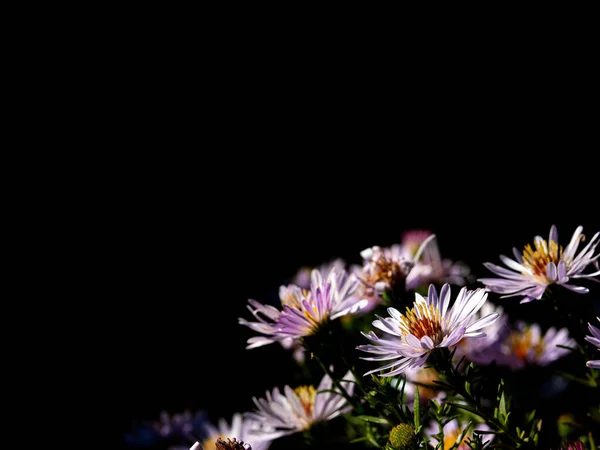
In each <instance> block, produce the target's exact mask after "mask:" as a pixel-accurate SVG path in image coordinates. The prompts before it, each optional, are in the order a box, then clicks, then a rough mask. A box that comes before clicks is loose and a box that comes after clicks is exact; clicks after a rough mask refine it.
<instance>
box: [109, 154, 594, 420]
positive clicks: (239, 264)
mask: <svg viewBox="0 0 600 450" xmlns="http://www.w3.org/2000/svg"><path fill="white" fill-rule="evenodd" d="M408 154H409V150H408V149H407V150H403V151H401V152H398V153H396V154H395V156H396V157H399V158H397V160H391V159H387V158H380V157H379V156H380V155H379V156H378V155H368V154H363V155H360V154H358V156H359V158H363V159H365V161H364V164H361V161H359V160H357V158H356V154H354V155H352V156H351V155H350V154H348V155H345V156H344V154H340V155H339V156H337V157H336V158H334V159H333V161H330V162H328V163H325V160H324V159H323V156H322V154H319V153H314V152H310V151H308V150H304V152H303V153H302V152H301V153H295V154H294V155H293V158H291V159H290V161H289V162H283V161H273V160H271V164H272V165H271V166H267V165H266V164H265V165H262V164H257V160H256V158H253V157H248V156H246V157H243V156H242V157H236V158H233V156H232V159H231V160H229V158H228V157H225V158H219V159H217V160H216V161H215V160H212V161H209V160H206V161H204V164H197V165H195V167H197V168H198V172H197V173H195V174H193V173H192V174H190V173H189V171H187V170H184V171H183V172H182V174H181V176H178V173H177V171H176V170H175V171H173V172H169V174H168V175H167V176H164V177H162V178H161V177H157V176H156V174H154V175H153V177H152V183H148V184H145V183H142V184H141V188H140V195H139V196H137V197H134V198H132V202H131V203H130V204H129V207H128V210H127V211H126V214H125V216H126V217H127V218H128V220H127V221H126V223H125V226H124V227H123V230H124V231H123V235H122V238H123V240H124V242H125V244H124V252H123V260H122V261H121V264H123V265H124V266H126V267H127V269H126V272H125V273H121V274H120V275H119V276H121V277H122V278H123V280H124V281H126V284H125V285H126V286H127V288H126V290H125V291H124V292H122V293H123V294H124V296H125V298H124V308H125V310H126V317H127V319H126V320H127V333H126V336H125V342H124V344H123V349H124V355H123V360H122V362H123V364H122V366H121V367H120V370H121V373H122V374H123V378H122V387H123V391H122V392H123V402H122V407H121V408H120V409H121V411H122V413H123V415H122V418H123V420H122V424H123V428H124V430H125V431H127V430H128V429H129V428H130V426H131V422H132V420H156V419H157V418H158V415H159V413H160V411H163V410H166V411H169V412H172V413H176V412H181V411H183V410H184V409H190V410H192V411H194V410H199V409H202V410H205V411H207V412H208V413H209V415H210V418H211V419H212V420H213V422H216V420H217V419H218V418H219V417H224V418H226V419H227V420H230V418H231V415H232V414H233V413H234V412H243V411H247V410H249V409H252V407H253V405H252V401H251V397H252V396H263V395H264V392H265V390H266V389H271V388H272V387H274V386H283V385H284V384H285V383H286V382H287V380H286V376H287V375H289V370H290V366H289V365H288V364H286V363H284V362H282V358H286V357H287V354H286V353H285V352H284V351H283V350H282V349H281V347H279V346H278V345H271V346H267V347H262V348H258V349H253V350H245V348H244V347H245V341H246V339H247V338H248V337H250V336H252V335H253V333H252V332H251V331H250V330H249V329H247V328H246V327H243V326H241V325H238V323H237V319H238V317H240V316H244V317H245V318H250V313H249V312H248V311H247V310H246V301H247V299H248V298H254V299H256V300H258V301H261V302H266V301H267V299H272V298H273V297H274V296H276V295H277V289H278V287H279V285H280V284H283V283H285V282H286V281H288V280H289V278H290V277H292V276H293V275H294V273H295V272H296V270H297V269H298V268H300V267H301V266H303V265H319V264H320V263H322V262H325V261H328V260H330V259H333V258H336V257H342V258H344V259H345V260H346V261H347V262H349V263H359V262H360V257H359V252H360V251H361V250H362V249H364V248H366V247H369V246H372V245H381V246H389V245H391V244H393V243H397V242H399V241H400V237H401V233H402V232H403V231H405V230H409V229H414V228H425V229H429V230H431V231H433V232H434V233H436V234H437V236H438V243H439V246H440V249H441V253H442V256H443V257H447V258H451V259H453V260H462V261H464V262H466V263H467V264H468V265H469V266H470V267H471V269H472V271H473V272H474V273H475V275H477V276H484V275H486V276H487V275H489V273H488V272H487V271H486V270H485V268H484V267H483V266H482V262H485V261H490V262H494V263H499V258H498V256H499V254H501V253H502V254H507V255H508V254H510V253H511V248H512V246H516V247H517V248H522V247H523V245H525V244H526V243H531V242H532V240H533V237H534V236H535V235H536V234H540V235H542V236H543V237H544V238H546V237H547V235H548V232H549V229H550V226H551V224H553V223H554V224H556V225H557V226H558V231H559V240H560V242H561V244H563V245H566V243H568V240H569V239H570V237H571V235H572V233H573V231H574V230H575V228H576V226H577V225H583V226H584V232H585V233H586V234H588V236H590V237H591V235H592V234H593V233H594V232H595V231H598V230H600V226H598V224H599V221H598V219H597V217H596V215H597V205H596V204H594V201H593V200H592V199H593V197H594V195H595V192H596V191H595V189H596V188H595V187H594V179H595V177H596V174H595V169H594V168H593V167H590V166H589V165H586V164H585V163H583V162H582V161H580V160H573V159H564V160H562V161H561V163H560V164H558V163H557V164H546V165H541V164H539V163H540V162H548V160H549V159H552V157H551V156H550V155H547V154H544V153H541V154H540V156H539V157H537V155H531V156H532V158H531V161H524V160H522V159H521V160H519V159H517V158H516V157H509V156H508V155H506V154H505V155H504V157H503V158H499V157H498V154H493V153H488V154H487V156H486V157H485V158H486V160H485V161H484V160H483V159H482V160H481V161H479V159H478V157H476V155H478V153H473V154H471V155H459V154H453V153H450V152H446V153H443V152H442V153H440V152H433V151H429V150H419V151H414V154H413V156H412V159H410V160H409V159H408ZM415 155H418V156H416V157H415ZM481 155H482V154H481ZM288 156H289V155H288ZM474 157H475V159H477V162H475V161H474V159H473V158H474ZM481 157H482V158H483V155H482V156H481ZM344 158H346V160H351V161H352V163H351V164H350V165H349V166H345V165H344V164H341V161H344ZM367 158H370V159H368V160H367ZM440 158H441V159H440ZM536 158H537V159H536ZM265 161H268V160H265ZM215 162H218V163H217V164H215ZM227 163H231V164H232V165H228V164H227ZM246 164H248V165H247V166H246ZM184 165H185V161H184V162H183V164H182V167H183V166H184ZM233 165H235V167H233ZM510 300H511V299H509V300H507V301H510ZM512 301H514V302H516V301H517V300H514V299H512Z"/></svg>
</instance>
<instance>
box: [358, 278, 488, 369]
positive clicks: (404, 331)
mask: <svg viewBox="0 0 600 450" xmlns="http://www.w3.org/2000/svg"><path fill="white" fill-rule="evenodd" d="M415 298H416V300H415V302H414V305H413V307H412V308H409V309H407V311H406V314H401V313H400V312H399V311H398V310H397V309H395V308H388V310H387V311H388V313H389V314H390V317H387V318H381V317H379V316H377V319H378V320H375V321H373V326H374V327H375V328H378V329H379V330H381V331H383V332H384V333H385V334H387V335H389V337H388V336H386V338H385V339H383V338H380V337H378V336H377V335H376V334H375V333H374V332H373V331H371V332H369V334H365V333H362V334H363V336H365V337H366V338H367V339H369V340H370V341H371V342H373V344H372V345H359V346H358V347H357V348H358V349H359V350H362V351H364V352H367V353H372V354H375V355H377V356H375V357H369V358H362V359H366V360H369V361H389V360H392V362H391V363H389V364H386V365H384V366H382V367H379V368H377V369H374V370H371V371H369V372H367V373H365V375H368V374H370V373H374V372H380V376H394V375H398V374H400V373H402V372H404V371H405V370H406V369H408V368H411V367H419V366H422V365H423V364H425V361H426V360H427V358H428V357H429V354H430V353H431V352H432V351H433V350H435V349H436V348H443V347H453V346H454V345H456V344H458V343H459V342H460V341H461V340H462V339H464V338H481V337H485V333H484V332H483V331H481V330H482V328H485V327H487V326H489V325H491V324H492V323H494V322H495V321H496V319H498V313H492V314H490V315H487V316H485V317H482V318H481V319H479V320H476V321H473V320H472V317H473V315H474V314H476V313H477V311H479V310H480V309H481V307H482V306H483V305H484V304H485V302H486V300H487V293H485V291H484V290H483V289H476V290H474V291H470V290H467V288H464V287H463V288H462V289H461V290H460V293H459V294H458V297H457V298H456V301H455V302H454V304H453V305H452V307H451V308H449V306H450V285H449V284H444V286H442V289H441V291H440V296H439V298H438V294H437V291H436V289H435V286H434V285H433V284H432V285H430V286H429V292H428V296H427V298H423V297H422V296H421V295H420V294H418V293H415ZM387 369H390V371H389V372H387V373H384V371H386V370H387Z"/></svg>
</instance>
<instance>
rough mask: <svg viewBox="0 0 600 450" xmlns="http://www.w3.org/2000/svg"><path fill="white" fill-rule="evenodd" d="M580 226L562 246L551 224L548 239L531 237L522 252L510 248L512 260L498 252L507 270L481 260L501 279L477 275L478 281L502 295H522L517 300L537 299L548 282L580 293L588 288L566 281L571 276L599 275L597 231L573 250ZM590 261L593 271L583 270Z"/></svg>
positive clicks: (581, 237)
mask: <svg viewBox="0 0 600 450" xmlns="http://www.w3.org/2000/svg"><path fill="white" fill-rule="evenodd" d="M582 231H583V227H581V226H579V227H577V229H576V230H575V232H574V233H573V237H572V238H571V241H570V242H569V244H568V245H567V246H566V247H565V248H564V250H563V248H562V246H559V244H558V231H557V229H556V227H555V226H554V225H552V227H551V228H550V236H549V238H548V241H546V240H544V239H543V238H542V237H541V236H536V237H535V238H534V240H533V247H532V246H531V245H529V244H528V245H526V246H525V249H524V250H523V252H522V253H520V252H519V251H518V250H517V249H516V248H513V254H514V256H515V259H514V260H513V259H510V258H508V257H506V256H504V255H500V260H501V261H502V262H503V263H504V264H505V265H506V266H507V267H508V268H509V269H511V270H508V269H505V268H503V267H500V266H497V265H495V264H491V263H484V265H485V267H487V268H488V269H489V270H490V271H492V272H493V273H495V274H496V275H499V276H500V277H501V278H481V279H479V280H478V281H480V282H481V283H483V284H484V285H485V286H486V289H487V290H488V291H490V292H496V293H498V294H504V295H502V298H504V297H514V296H522V297H523V299H522V300H521V303H527V302H530V301H532V300H539V299H540V298H542V295H543V294H544V292H545V291H546V288H547V287H548V286H549V285H551V284H558V285H561V286H563V287H565V288H567V289H570V290H572V291H574V292H577V293H580V294H586V293H587V292H588V291H589V289H587V288H585V287H582V286H576V285H573V284H570V283H569V281H570V280H571V279H576V278H590V279H594V277H597V276H598V275H599V274H600V270H598V257H599V256H600V254H597V255H595V256H594V252H595V250H596V247H597V246H598V243H599V242H600V240H599V239H598V237H599V236H600V233H596V234H594V236H593V237H592V239H590V241H589V242H588V244H587V245H586V246H585V247H584V248H583V249H582V250H581V251H580V252H579V253H577V249H578V247H579V243H580V242H583V241H584V240H585V236H584V235H583V234H582ZM592 263H593V264H594V265H595V267H596V272H592V273H587V274H585V273H583V271H584V270H585V269H586V267H587V266H588V265H590V264H592Z"/></svg>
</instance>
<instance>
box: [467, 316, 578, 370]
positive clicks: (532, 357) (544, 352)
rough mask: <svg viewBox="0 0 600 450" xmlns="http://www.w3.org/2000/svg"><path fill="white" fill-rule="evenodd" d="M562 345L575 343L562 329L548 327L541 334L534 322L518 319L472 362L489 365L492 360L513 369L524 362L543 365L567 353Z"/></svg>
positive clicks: (523, 365) (567, 345)
mask: <svg viewBox="0 0 600 450" xmlns="http://www.w3.org/2000/svg"><path fill="white" fill-rule="evenodd" d="M562 346H564V347H570V348H572V347H575V346H576V343H575V340H574V339H571V338H570V337H569V332H568V330H567V329H566V328H561V329H560V330H558V331H557V330H556V328H554V327H551V328H549V329H548V330H547V331H546V333H542V330H541V328H540V326H539V325H538V324H531V325H529V324H526V323H525V322H523V321H520V320H519V321H517V322H516V323H515V327H514V329H513V330H512V331H511V332H510V333H508V335H507V336H506V337H505V338H504V339H502V340H500V341H498V343H497V344H495V345H493V346H491V347H488V349H487V351H485V352H480V353H477V357H476V362H477V363H479V364H489V363H491V362H492V361H496V364H498V365H501V366H509V367H511V368H513V369H522V368H524V367H526V366H527V365H537V366H547V365H549V364H551V363H552V362H554V361H556V360H557V359H559V358H562V357H564V356H566V355H567V354H569V353H570V350H568V349H566V348H562Z"/></svg>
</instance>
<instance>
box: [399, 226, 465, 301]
mask: <svg viewBox="0 0 600 450" xmlns="http://www.w3.org/2000/svg"><path fill="white" fill-rule="evenodd" d="M431 236H433V234H432V233H431V232H430V231H427V230H409V231H405V232H404V233H403V234H402V241H401V244H400V246H401V247H402V249H403V250H402V252H403V254H404V255H405V257H406V258H407V259H409V260H412V261H415V263H414V266H413V267H412V269H411V270H410V272H409V273H408V275H407V276H406V289H407V290H414V289H418V288H420V287H422V286H428V285H429V284H431V283H433V284H436V285H441V284H444V283H449V284H455V285H458V286H464V285H465V284H466V283H467V280H469V279H470V273H471V270H470V269H469V267H468V266H466V265H465V264H463V263H462V262H454V261H452V260H450V259H447V258H442V256H441V254H440V249H439V246H438V243H437V239H433V240H431V241H429V243H428V244H427V245H425V246H424V247H423V254H422V255H421V257H420V258H417V257H416V256H417V253H418V251H419V249H420V248H421V245H422V244H423V243H424V242H426V241H427V239H429V238H430V237H431Z"/></svg>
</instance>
